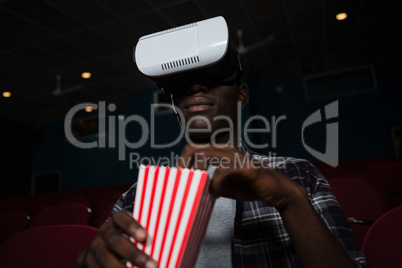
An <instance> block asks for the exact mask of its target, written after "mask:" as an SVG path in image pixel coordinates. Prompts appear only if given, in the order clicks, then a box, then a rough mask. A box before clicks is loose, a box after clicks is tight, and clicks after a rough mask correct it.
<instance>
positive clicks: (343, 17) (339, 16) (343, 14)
mask: <svg viewBox="0 0 402 268" xmlns="http://www.w3.org/2000/svg"><path fill="white" fill-rule="evenodd" d="M347 17H348V14H346V13H344V12H342V13H339V14H336V19H337V20H344V19H346V18H347Z"/></svg>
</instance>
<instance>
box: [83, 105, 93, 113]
mask: <svg viewBox="0 0 402 268" xmlns="http://www.w3.org/2000/svg"><path fill="white" fill-rule="evenodd" d="M85 111H86V112H88V113H90V112H92V111H93V108H92V107H91V106H87V107H85Z"/></svg>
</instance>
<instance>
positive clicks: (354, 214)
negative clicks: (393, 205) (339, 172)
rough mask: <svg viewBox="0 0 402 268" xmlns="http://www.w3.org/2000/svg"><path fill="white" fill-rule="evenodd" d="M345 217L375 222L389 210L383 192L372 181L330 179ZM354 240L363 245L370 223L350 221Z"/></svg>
mask: <svg viewBox="0 0 402 268" xmlns="http://www.w3.org/2000/svg"><path fill="white" fill-rule="evenodd" d="M328 183H329V184H330V186H331V188H332V190H333V192H334V194H335V197H336V199H337V200H338V203H339V205H340V206H341V208H342V210H343V213H344V215H345V217H347V218H355V219H358V220H365V221H368V222H370V223H371V222H374V221H375V220H376V219H378V218H379V217H380V216H381V215H383V214H384V213H385V212H386V211H387V204H386V202H385V199H384V197H383V196H382V195H381V192H380V191H379V190H378V189H377V188H376V187H375V186H374V185H372V184H371V183H370V182H368V181H364V180H359V179H354V178H336V179H328ZM350 227H351V229H352V231H353V233H354V241H355V243H356V244H357V245H358V246H359V247H362V245H363V240H364V237H365V236H366V233H367V231H368V229H369V228H370V224H368V225H365V224H357V223H350Z"/></svg>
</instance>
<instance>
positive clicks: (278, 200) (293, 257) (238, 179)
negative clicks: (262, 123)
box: [77, 48, 365, 267]
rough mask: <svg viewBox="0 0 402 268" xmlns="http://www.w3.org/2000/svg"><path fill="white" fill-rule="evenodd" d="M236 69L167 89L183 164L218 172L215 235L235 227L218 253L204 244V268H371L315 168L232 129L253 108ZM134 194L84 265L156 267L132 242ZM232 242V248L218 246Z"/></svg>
mask: <svg viewBox="0 0 402 268" xmlns="http://www.w3.org/2000/svg"><path fill="white" fill-rule="evenodd" d="M228 51H229V52H227V53H228V55H229V56H230V57H232V56H233V57H234V58H236V57H238V55H237V52H236V51H235V50H233V49H232V48H229V49H228ZM231 66H232V70H231V72H232V74H234V75H230V76H229V78H226V79H220V78H219V79H218V78H211V77H212V76H205V75H202V74H201V73H198V74H197V73H196V72H183V74H184V75H182V76H181V77H180V78H179V77H176V78H175V79H173V80H174V81H173V83H171V84H170V85H166V86H164V89H165V91H167V92H168V93H170V94H172V101H173V103H174V105H175V108H176V110H177V112H178V113H179V114H180V115H181V117H182V119H183V120H182V122H181V127H182V128H183V129H184V130H185V131H186V134H187V139H188V142H189V144H188V145H186V146H185V147H184V148H183V151H182V153H181V156H180V161H179V162H178V164H177V165H178V166H179V167H182V168H190V167H193V168H200V169H206V167H208V165H210V164H214V165H215V166H217V168H216V170H215V173H214V175H213V178H212V182H211V191H212V193H213V194H215V195H217V196H220V197H221V198H218V200H217V201H219V200H224V202H223V203H218V204H217V205H218V208H215V209H219V208H223V209H222V211H223V212H225V211H226V212H227V211H229V212H230V213H229V215H223V216H222V215H215V216H216V217H215V216H214V214H213V216H212V218H211V222H210V225H211V226H212V227H211V228H210V226H208V231H211V230H210V229H214V228H219V227H223V228H221V229H224V230H226V229H230V228H231V226H232V228H233V230H232V231H231V232H228V233H227V234H225V235H224V236H225V237H222V238H221V237H219V236H216V237H212V241H214V239H215V242H216V243H217V244H218V246H217V250H216V251H215V250H213V251H212V252H211V251H210V252H208V250H207V249H208V247H209V246H212V247H213V246H214V244H216V243H215V242H213V243H210V244H209V245H208V244H205V243H204V244H205V245H203V248H202V249H201V255H200V257H199V259H198V261H197V267H198V266H199V267H202V266H203V267H231V266H233V267H299V266H302V267H356V266H363V267H364V266H365V258H364V256H363V254H362V252H361V250H360V249H359V248H358V247H357V246H356V245H355V244H354V242H353V234H352V232H351V230H350V228H349V227H348V225H347V223H346V220H345V218H344V217H343V214H342V211H341V209H340V208H339V205H338V203H337V202H336V199H335V197H334V196H333V193H332V191H331V189H330V187H329V185H328V183H327V182H326V180H325V178H324V177H323V176H322V175H321V174H320V173H319V171H318V170H317V169H316V168H315V167H314V166H312V165H311V164H309V162H308V161H305V160H300V159H294V158H285V157H284V158H274V157H263V156H260V155H256V154H254V153H252V152H250V151H249V150H248V149H247V147H246V145H245V144H244V143H242V142H240V143H238V142H237V141H238V138H239V137H237V136H236V131H233V130H235V129H237V107H238V103H240V104H241V106H244V105H245V104H246V103H247V101H248V88H247V86H246V85H245V84H243V83H241V82H240V76H241V72H240V71H239V69H238V68H237V66H236V63H234V62H233V61H232V63H231ZM217 118H220V120H216V119H217ZM222 118H229V119H230V120H223V119H222ZM231 123H233V124H231ZM212 161H214V162H215V163H211V162H212ZM221 161H222V162H221ZM223 163H224V165H223ZM240 163H241V164H240ZM278 163H279V165H278ZM134 195H135V185H134V186H133V187H132V188H131V189H130V190H129V191H128V192H126V193H125V194H123V196H122V197H121V198H120V200H119V201H118V202H117V204H116V206H115V208H114V210H113V212H112V214H113V215H112V216H111V217H110V219H109V220H108V221H107V222H106V223H105V224H104V225H103V226H102V227H101V228H100V229H99V232H98V234H97V235H96V236H95V238H94V239H93V241H92V242H91V243H90V245H89V246H88V247H87V248H86V249H85V250H84V251H83V252H82V253H81V254H80V256H79V257H78V260H77V267H124V265H123V262H122V260H123V259H124V260H126V261H130V262H131V263H132V264H134V265H135V266H138V267H157V263H156V262H155V261H154V260H152V258H150V257H149V256H147V255H146V254H145V253H144V252H142V251H140V250H139V249H137V247H136V246H135V245H134V244H133V243H132V242H131V241H130V239H129V238H128V237H132V238H134V239H135V240H137V241H138V242H144V241H145V240H146V236H147V232H146V230H145V229H143V228H142V227H141V226H140V224H139V223H138V222H137V221H136V220H135V219H134V218H133V217H132V216H131V215H130V214H129V213H131V212H132V208H133V201H134ZM231 202H232V203H231ZM230 204H235V205H234V206H231V205H230ZM127 212H129V213H127ZM216 214H220V213H216ZM222 217H223V218H222ZM226 219H227V221H226ZM228 222H230V224H227V223H228ZM208 231H207V236H208ZM212 231H213V230H212ZM226 238H229V239H228V240H227V241H229V244H228V243H226V242H225V243H222V245H221V244H219V240H220V239H226ZM204 242H205V241H204ZM221 248H227V249H229V250H223V251H222V252H223V253H222V254H223V255H225V254H226V256H227V255H228V254H229V257H228V258H227V259H226V260H225V261H224V263H220V264H216V262H217V261H218V260H219V259H220V258H221V251H220V249H221ZM204 250H206V251H204ZM205 252H207V254H205ZM228 252H229V253H228ZM218 263H219V262H218Z"/></svg>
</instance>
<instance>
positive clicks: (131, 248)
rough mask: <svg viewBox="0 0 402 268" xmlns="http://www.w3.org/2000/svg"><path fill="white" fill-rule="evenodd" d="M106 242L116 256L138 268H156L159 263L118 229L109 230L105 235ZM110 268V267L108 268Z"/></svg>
mask: <svg viewBox="0 0 402 268" xmlns="http://www.w3.org/2000/svg"><path fill="white" fill-rule="evenodd" d="M103 238H104V240H105V243H106V246H107V248H108V249H109V250H110V252H113V253H114V254H115V255H117V256H119V257H121V258H123V259H125V260H128V261H130V262H131V263H132V264H133V265H135V266H138V267H145V265H147V267H156V266H157V263H156V262H155V261H154V260H153V259H152V258H151V257H150V256H148V255H146V254H145V253H144V252H143V251H141V250H139V249H138V248H137V246H136V245H135V244H134V243H133V242H132V241H130V239H129V238H128V237H127V236H126V235H124V234H123V233H122V232H120V231H118V230H116V229H109V230H107V231H106V232H105V233H104V237H103ZM106 267H108V266H106Z"/></svg>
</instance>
